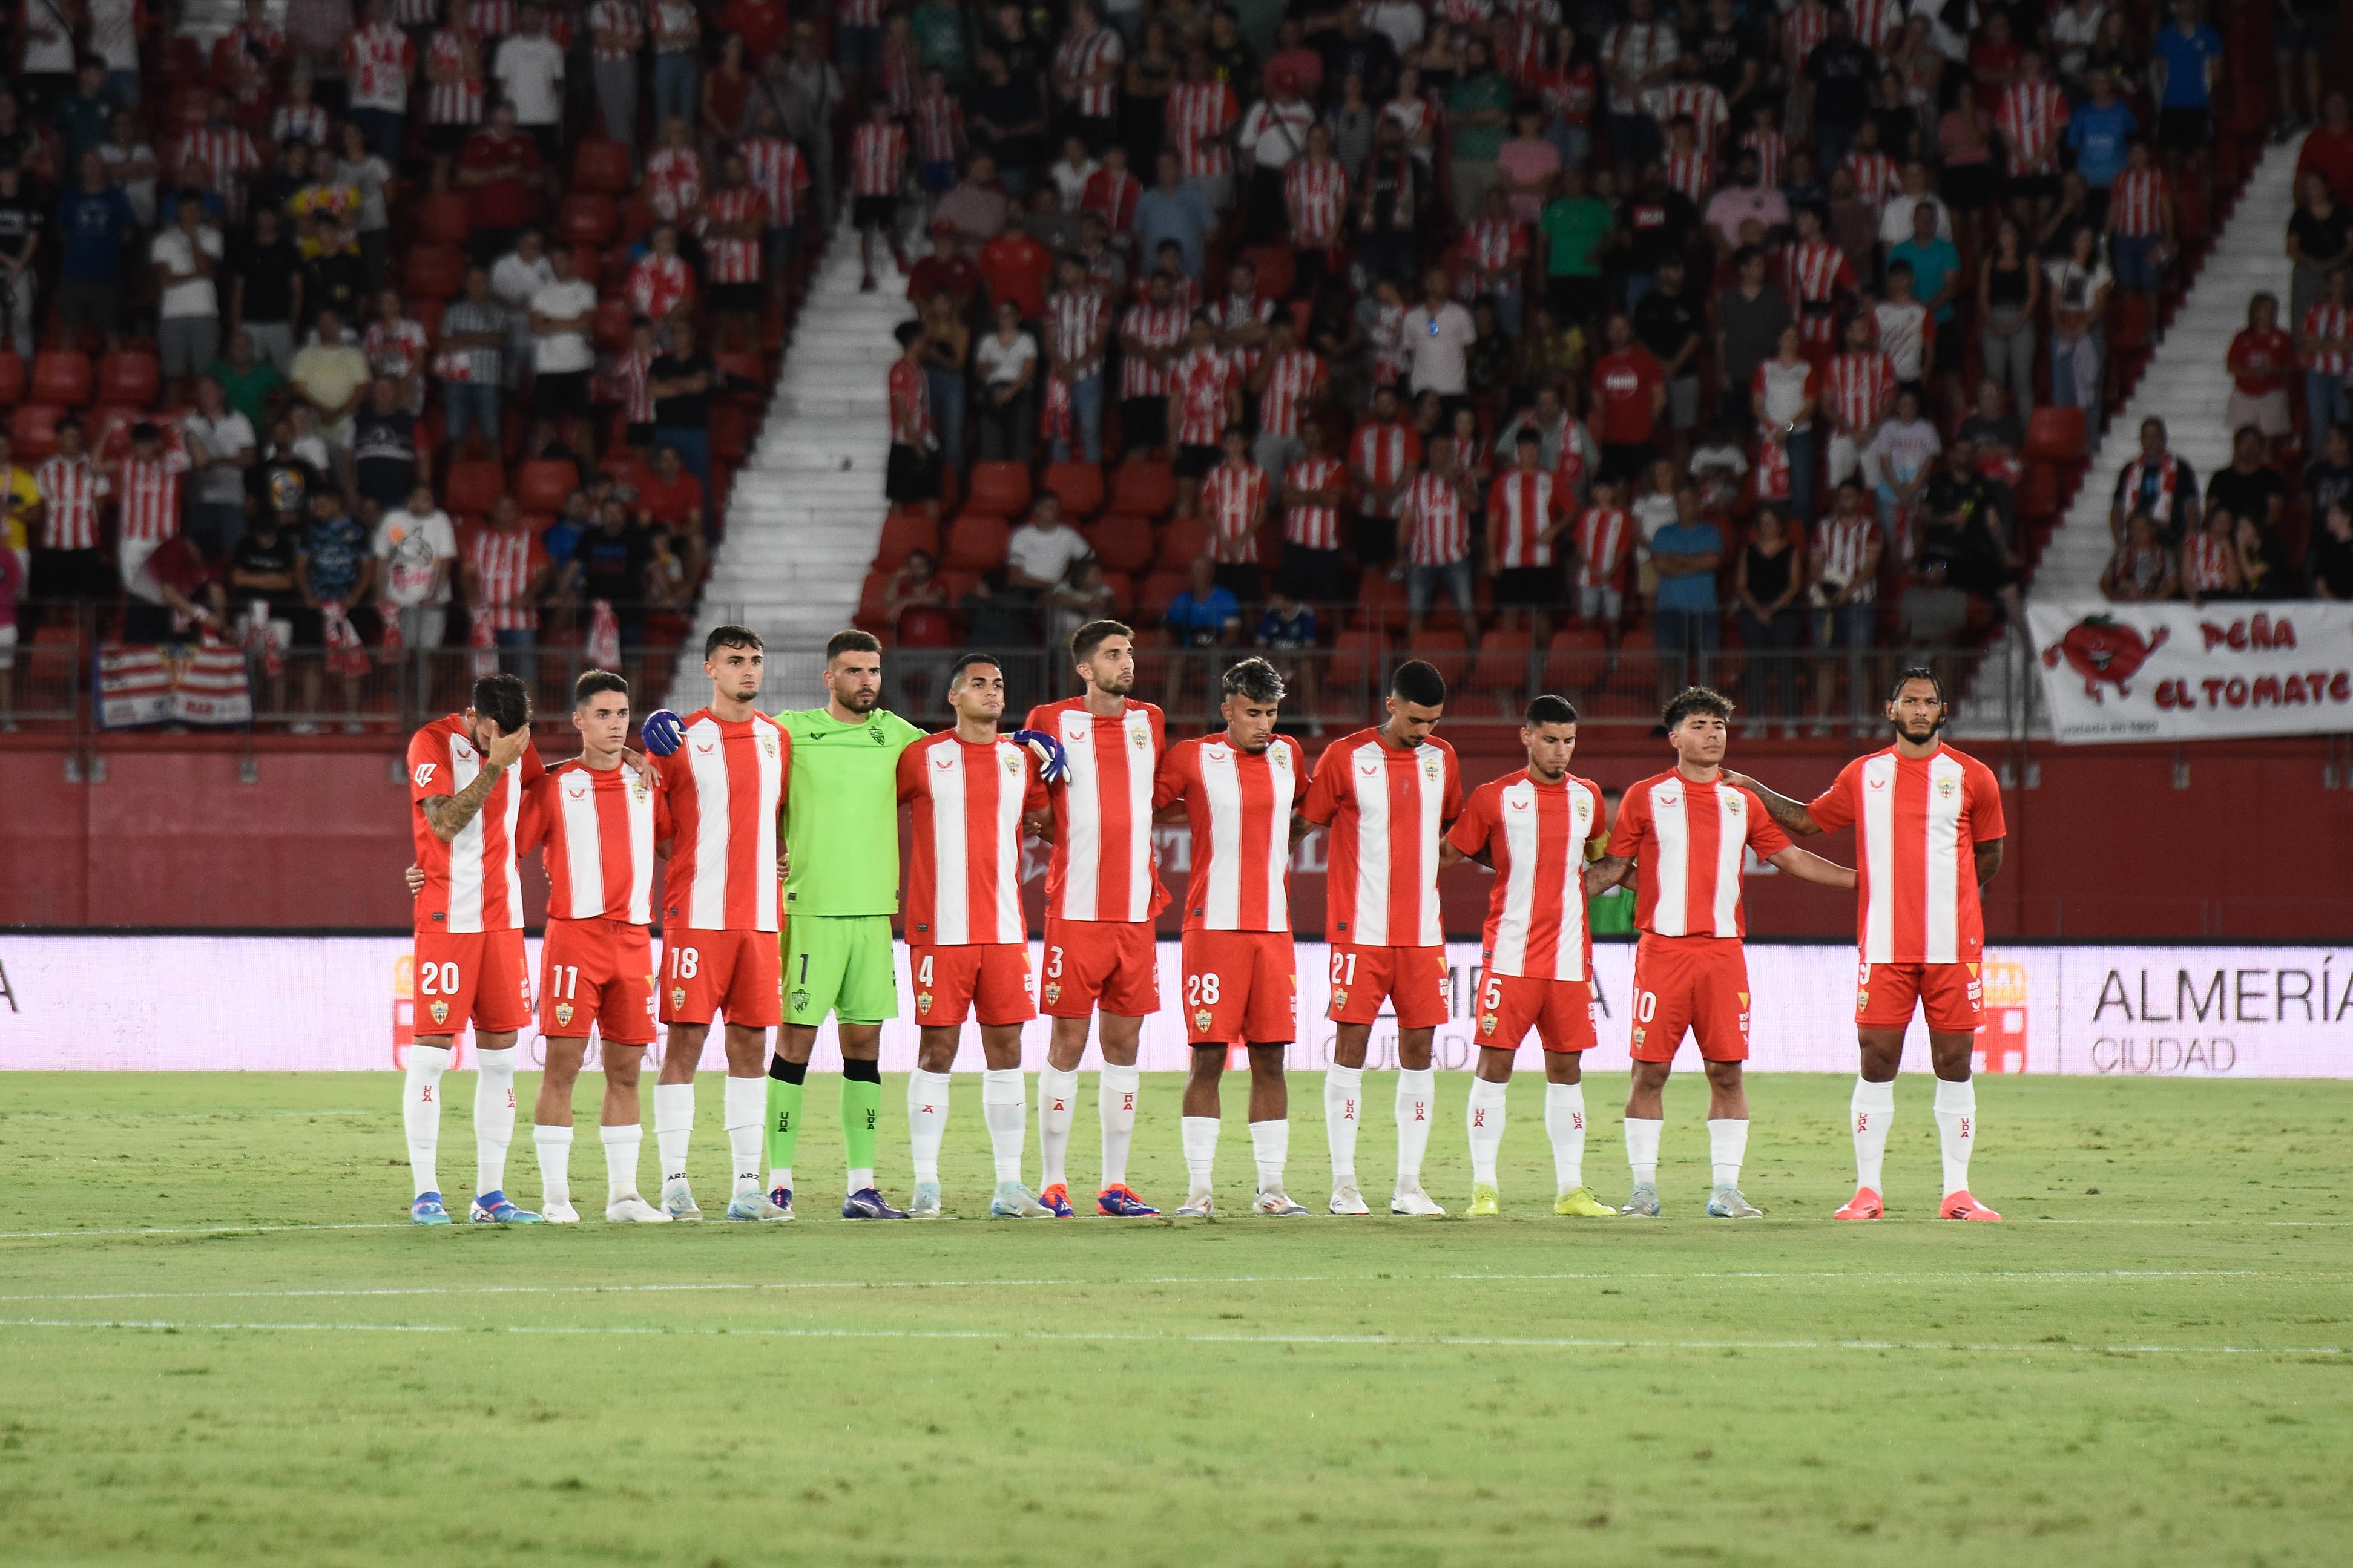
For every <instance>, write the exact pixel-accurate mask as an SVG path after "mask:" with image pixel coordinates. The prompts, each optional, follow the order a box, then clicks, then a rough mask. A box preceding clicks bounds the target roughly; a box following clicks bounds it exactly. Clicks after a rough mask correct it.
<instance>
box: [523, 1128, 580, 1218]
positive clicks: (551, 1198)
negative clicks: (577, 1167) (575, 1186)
mask: <svg viewBox="0 0 2353 1568" xmlns="http://www.w3.org/2000/svg"><path fill="white" fill-rule="evenodd" d="M531 1145H532V1147H533V1149H536V1150H537V1151H539V1194H540V1202H541V1204H543V1205H544V1206H546V1207H548V1208H554V1206H555V1205H558V1204H568V1203H570V1202H571V1201H572V1129H571V1128H569V1127H539V1126H533V1128H532V1130H531Z"/></svg>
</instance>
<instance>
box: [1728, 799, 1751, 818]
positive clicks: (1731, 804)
mask: <svg viewBox="0 0 2353 1568" xmlns="http://www.w3.org/2000/svg"><path fill="white" fill-rule="evenodd" d="M1746 804H1747V803H1746V802H1745V801H1743V800H1742V799H1741V798H1740V796H1738V795H1725V797H1724V809H1725V811H1727V812H1729V813H1731V814H1732V815H1733V816H1739V815H1740V813H1741V811H1742V810H1743V808H1744V807H1745V806H1746Z"/></svg>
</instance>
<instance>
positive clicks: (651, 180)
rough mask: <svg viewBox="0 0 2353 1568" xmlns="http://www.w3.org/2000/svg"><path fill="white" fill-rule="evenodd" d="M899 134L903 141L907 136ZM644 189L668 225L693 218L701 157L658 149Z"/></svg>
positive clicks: (699, 191)
mask: <svg viewBox="0 0 2353 1568" xmlns="http://www.w3.org/2000/svg"><path fill="white" fill-rule="evenodd" d="M858 129H859V132H860V134H861V135H862V134H863V133H864V132H865V131H866V127H865V126H862V125H861V126H860V127H859V128H858ZM892 130H893V131H894V132H897V131H898V127H896V126H893V127H892ZM898 133H899V135H900V137H901V138H902V141H903V140H904V137H905V134H906V133H905V132H898ZM855 156H856V155H855V153H853V154H852V158H853V161H854V160H855ZM645 187H646V202H647V205H649V206H651V207H652V208H653V209H654V211H655V212H657V213H659V214H660V215H661V216H662V217H664V218H665V219H667V220H668V221H670V222H671V223H678V222H680V221H681V220H682V219H684V218H686V217H689V216H692V214H693V212H694V209H695V208H696V207H698V206H701V205H702V153H698V152H696V151H695V150H694V149H693V148H691V147H658V148H656V149H655V150H654V151H653V152H652V153H649V155H648V156H647V158H646V178H645ZM865 194H866V193H864V192H860V195H865Z"/></svg>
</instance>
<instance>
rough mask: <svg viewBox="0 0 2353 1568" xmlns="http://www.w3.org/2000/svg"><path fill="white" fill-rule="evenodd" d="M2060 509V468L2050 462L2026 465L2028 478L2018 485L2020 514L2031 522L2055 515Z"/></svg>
mask: <svg viewBox="0 0 2353 1568" xmlns="http://www.w3.org/2000/svg"><path fill="white" fill-rule="evenodd" d="M2058 510H2059V470H2058V469H2056V468H2052V466H2051V465H2050V464H2048V463H2029V464H2027V465H2026V479H2025V480H2024V481H2023V482H2022V483H2021V484H2020V486H2019V487H2018V515H2019V516H2021V517H2022V518H2024V519H2026V520H2027V521H2030V522H2039V521H2042V519H2044V518H2047V517H2052V516H2055V515H2056V514H2057V512H2058Z"/></svg>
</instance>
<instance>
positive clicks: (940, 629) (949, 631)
mask: <svg viewBox="0 0 2353 1568" xmlns="http://www.w3.org/2000/svg"><path fill="white" fill-rule="evenodd" d="M897 634H898V639H899V646H900V647H955V644H956V623H955V616H952V615H950V614H948V612H947V611H945V610H937V609H931V608H927V607H917V608H914V609H910V610H902V611H901V612H900V615H899V625H898V627H897Z"/></svg>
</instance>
